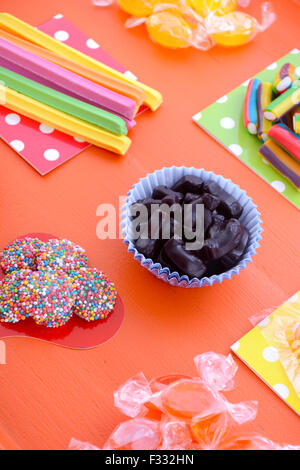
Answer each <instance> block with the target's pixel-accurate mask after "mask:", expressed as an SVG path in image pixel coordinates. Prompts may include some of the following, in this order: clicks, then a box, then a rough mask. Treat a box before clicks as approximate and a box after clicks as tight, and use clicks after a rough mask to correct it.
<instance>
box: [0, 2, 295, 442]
mask: <svg viewBox="0 0 300 470" xmlns="http://www.w3.org/2000/svg"><path fill="white" fill-rule="evenodd" d="M257 3H260V2H258V1H257V0H252V4H257ZM273 4H274V6H275V8H276V11H277V14H278V20H277V22H276V24H275V25H273V26H272V27H271V28H270V29H269V30H268V31H267V32H265V33H264V34H261V35H259V36H258V37H257V38H256V39H255V40H254V41H253V42H252V43H251V44H249V45H248V46H246V47H244V48H240V49H236V50H224V49H218V48H215V49H213V50H211V51H210V52H206V53H203V52H199V51H196V50H192V49H191V50H185V51H180V52H179V51H176V52H173V51H168V50H164V49H161V48H159V47H158V46H156V45H154V44H153V43H152V42H151V41H150V40H149V39H148V37H147V35H146V33H145V31H144V29H143V27H140V28H137V29H135V30H131V31H127V30H126V29H125V28H124V26H123V23H124V20H125V18H126V15H125V14H123V13H122V12H120V11H119V10H118V9H117V8H115V7H112V8H107V9H97V8H95V7H93V5H92V4H91V1H90V0H76V1H74V0H63V1H62V0H51V1H49V0H27V1H26V2H24V0H1V1H0V5H1V10H2V11H7V12H9V13H12V14H15V15H17V16H19V17H20V18H22V19H24V20H25V21H28V22H30V23H32V24H39V23H42V22H44V21H46V20H47V19H48V18H50V17H51V16H53V15H55V14H57V13H63V14H64V15H65V16H66V17H67V18H68V19H69V20H71V21H72V22H74V23H75V24H76V25H77V26H79V27H80V28H81V29H82V30H83V31H85V32H87V33H88V34H89V35H90V37H93V38H95V39H96V40H97V41H98V42H99V43H100V44H101V46H102V47H103V48H104V49H105V50H107V51H108V52H109V53H111V54H112V55H113V56H114V57H115V58H116V59H118V60H119V61H120V62H122V63H123V64H124V65H125V66H126V67H127V68H128V69H129V70H131V71H132V72H134V73H135V74H136V75H137V76H139V77H140V79H141V80H143V81H145V82H147V83H149V84H150V85H152V86H153V87H155V88H158V89H159V90H160V91H161V92H162V93H163V95H164V105H163V106H162V108H161V109H160V110H159V111H158V112H157V113H155V114H152V113H151V112H149V113H146V114H144V115H143V116H141V117H140V118H139V119H138V125H137V127H136V128H135V129H134V130H133V131H132V137H133V144H132V147H131V149H130V151H129V152H128V155H127V156H126V157H124V158H120V157H117V156H114V155H112V154H110V153H108V152H105V151H102V150H99V149H96V148H91V149H89V150H87V151H85V152H83V153H82V154H81V155H79V156H78V157H76V158H75V159H73V160H71V161H70V162H68V163H67V164H65V165H64V166H62V167H60V168H59V169H57V170H56V171H54V172H52V173H51V174H49V175H48V176H46V177H41V176H39V175H38V174H37V173H36V172H35V171H34V170H33V169H32V168H31V167H30V166H29V165H27V164H26V163H25V162H24V161H23V160H22V159H21V158H20V157H19V156H18V155H17V154H16V153H15V152H14V151H13V150H11V149H10V148H9V147H8V146H7V145H6V144H4V143H3V142H1V143H0V155H1V156H0V220H1V225H0V244H1V247H2V246H4V245H5V244H6V243H7V242H9V241H10V240H12V239H14V238H15V237H16V236H18V235H21V234H25V233H29V232H48V233H53V234H56V235H57V236H59V237H67V238H69V239H71V240H73V241H76V242H79V243H80V244H82V245H83V246H84V247H85V248H86V249H87V251H88V254H89V257H90V260H91V262H92V264H94V265H95V266H98V267H100V268H101V269H103V270H105V271H107V272H108V273H109V274H110V275H111V276H112V278H113V279H114V280H115V282H116V285H117V287H118V290H119V292H120V294H121V297H122V299H123V302H124V304H125V309H126V318H125V322H124V324H123V327H122V329H121V331H120V332H119V334H118V335H117V336H116V337H115V338H114V339H112V340H111V341H110V342H109V343H108V344H106V345H104V346H102V347H99V348H96V349H93V350H89V351H72V350H67V349H63V348H60V347H57V346H52V345H50V344H46V343H42V342H39V341H35V340H29V339H19V338H15V339H13V338H10V339H7V340H6V341H5V342H6V346H7V364H6V365H0V402H1V405H0V441H1V444H2V446H6V447H7V448H8V447H12V446H14V445H15V446H16V447H17V446H19V447H20V448H23V449H36V448H38V449H64V448H67V446H68V443H69V440H70V438H71V437H72V436H73V437H76V438H77V439H81V440H85V441H90V442H92V443H94V444H96V445H99V446H101V445H102V444H103V442H104V440H105V438H106V436H108V434H109V433H110V432H111V431H112V430H113V428H114V426H115V425H116V424H117V423H118V422H119V421H120V420H121V419H123V417H122V415H121V414H120V413H119V412H118V411H117V410H116V409H115V408H114V406H113V391H114V390H115V389H116V388H117V387H118V386H119V385H120V384H121V383H122V382H123V381H125V380H126V379H127V378H129V377H130V376H131V375H133V374H135V373H136V372H137V371H139V370H141V369H142V370H143V371H144V373H145V374H146V376H148V377H153V376H155V375H163V374H167V373H169V372H182V373H187V374H189V373H193V371H194V369H193V362H192V360H193V356H194V355H196V354H198V353H200V352H204V351H209V350H213V351H217V352H221V353H228V351H229V346H230V345H231V344H232V343H233V342H234V341H236V340H237V339H238V338H240V337H241V336H242V335H243V334H244V333H246V332H247V331H248V330H249V329H250V328H251V324H250V323H249V320H248V318H249V317H250V316H251V315H254V314H257V313H259V312H260V311H262V310H263V309H269V308H271V307H272V306H275V305H278V304H280V303H281V302H283V301H284V300H285V299H286V298H288V297H289V296H290V295H292V294H293V293H295V292H296V290H298V289H299V277H300V276H299V274H300V260H299V230H300V224H299V212H298V211H297V210H296V209H295V208H294V207H293V206H292V205H291V204H290V203H289V202H287V201H286V200H285V199H284V198H283V197H281V196H280V195H279V194H277V193H276V192H275V191H274V190H273V189H272V188H271V187H269V186H268V185H267V184H266V183H265V182H263V181H262V180H261V179H260V178H259V177H257V176H256V175H255V174H254V173H252V172H251V171H250V170H249V169H248V168H246V166H244V165H243V164H242V163H240V162H239V161H238V159H236V158H234V157H233V156H232V155H230V154H229V153H228V152H227V151H226V150H224V149H223V148H222V147H221V146H219V145H218V144H217V143H215V142H214V141H213V140H212V139H211V138H210V137H209V136H207V135H206V134H205V133H204V132H202V131H201V130H200V129H199V128H198V127H197V126H196V125H195V124H194V123H193V122H192V120H191V117H192V115H193V114H194V113H196V112H197V111H199V110H200V109H201V108H203V107H205V106H207V105H208V104H210V103H211V102H212V101H214V100H215V99H216V98H219V97H220V96H222V95H224V94H225V93H226V92H228V91H230V90H231V89H232V88H234V87H235V86H237V85H238V84H240V83H241V82H242V81H244V80H246V79H247V78H248V77H249V76H251V75H252V74H254V73H256V72H258V71H259V70H261V69H263V68H264V67H265V66H267V65H268V64H270V63H272V62H273V61H275V60H276V59H277V58H279V57H280V56H282V55H283V54H285V53H287V52H288V51H289V50H291V49H292V48H295V47H300V35H299V13H300V11H299V10H300V7H299V4H298V5H297V4H296V2H294V1H293V0H284V1H282V0H274V1H273ZM173 164H177V165H186V166H188V165H191V166H192V165H194V166H196V167H199V168H201V167H204V168H205V169H207V170H213V171H214V172H216V173H220V174H222V175H224V176H225V177H230V178H232V180H233V181H234V182H236V183H238V184H239V185H240V186H241V187H242V188H245V189H246V190H247V192H248V193H249V195H251V196H252V197H253V198H254V200H255V202H256V203H257V204H258V206H259V209H260V211H261V213H262V218H263V223H264V234H263V240H262V243H261V248H260V249H259V251H258V254H257V255H256V256H255V257H254V262H253V263H252V264H251V265H250V266H249V267H248V268H247V269H246V270H245V271H243V272H242V273H241V274H240V275H239V276H238V277H236V278H233V279H232V280H231V281H230V282H228V281H226V282H225V283H223V284H222V285H218V286H214V287H206V288H202V289H198V290H197V289H195V290H188V289H185V290H183V289H178V288H172V287H170V286H168V285H166V284H164V283H163V282H160V281H158V280H157V279H156V278H154V277H152V276H151V275H150V274H149V273H148V272H147V271H146V270H145V269H142V268H141V267H140V266H139V265H138V264H137V263H136V262H135V261H134V260H133V259H132V258H131V256H129V255H128V254H127V251H126V247H125V245H123V243H122V242H121V241H120V240H106V241H100V240H98V239H97V237H96V224H97V217H96V208H97V206H98V205H99V204H100V203H102V202H107V203H115V204H117V201H118V196H119V195H125V194H126V193H127V191H128V190H129V189H130V187H131V186H132V184H133V183H135V182H136V181H137V180H138V179H139V178H140V177H142V176H144V175H145V174H146V173H148V172H152V171H153V170H155V169H158V168H161V167H162V166H171V165H173ZM232 398H233V399H234V400H243V399H245V400H248V399H258V400H259V405H260V406H259V413H258V418H257V420H256V422H255V424H254V425H253V426H252V428H253V429H255V430H257V431H259V432H262V433H265V434H266V435H267V436H269V437H270V438H272V439H275V440H278V441H288V442H290V443H294V444H296V443H298V444H299V443H300V431H299V417H298V416H297V415H296V414H295V413H294V412H293V411H292V410H290V409H289V408H288V407H287V406H286V405H285V404H284V403H283V402H282V401H281V400H280V399H279V398H277V397H276V396H275V394H274V393H272V391H271V390H269V389H268V388H267V387H266V386H265V385H264V384H263V383H262V382H261V381H260V380H259V379H258V378H257V377H256V376H255V375H254V374H253V373H252V372H251V371H250V370H249V369H248V368H247V367H246V366H244V365H243V364H242V363H239V372H238V376H237V389H236V390H235V391H234V392H233V393H232ZM5 436H6V437H5ZM0 447H1V446H0Z"/></svg>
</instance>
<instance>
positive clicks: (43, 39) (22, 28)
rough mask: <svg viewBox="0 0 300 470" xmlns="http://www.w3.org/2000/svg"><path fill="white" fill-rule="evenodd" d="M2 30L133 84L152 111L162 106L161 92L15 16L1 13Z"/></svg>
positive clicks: (0, 24)
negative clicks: (141, 92)
mask: <svg viewBox="0 0 300 470" xmlns="http://www.w3.org/2000/svg"><path fill="white" fill-rule="evenodd" d="M0 28H2V29H4V30H5V31H8V32H9V33H13V34H14V35H16V36H18V37H21V38H23V39H27V40H28V41H30V42H32V43H34V44H37V45H39V46H42V47H43V48H45V49H47V50H49V51H51V52H54V53H55V54H58V55H60V56H61V57H63V58H66V59H69V60H72V61H74V62H76V63H77V64H79V65H83V66H85V67H88V68H90V69H92V70H94V71H96V72H101V73H105V74H106V75H108V76H111V77H114V78H118V79H119V80H121V81H123V82H125V83H129V84H131V85H132V84H133V85H135V86H136V87H138V88H140V89H141V90H143V91H144V92H145V95H146V98H145V103H146V104H147V105H148V106H149V108H150V109H151V110H152V111H156V110H157V109H158V108H159V106H160V105H161V103H162V101H163V99H162V95H161V93H159V91H157V90H154V89H153V88H151V87H149V86H148V85H145V84H144V83H141V82H139V81H137V80H136V81H134V80H133V79H132V78H129V77H127V76H126V75H124V74H123V73H121V72H119V71H117V70H115V69H113V68H112V67H109V66H108V65H105V64H103V63H102V62H100V61H99V60H96V59H93V58H92V57H90V56H88V55H86V54H84V53H83V52H80V51H78V50H77V49H74V48H73V47H70V46H68V45H67V44H64V43H63V42H60V41H57V40H56V39H54V38H53V37H51V36H49V35H48V34H46V33H44V32H42V31H39V30H38V29H37V28H34V27H33V26H31V25H30V24H28V23H25V22H24V21H21V20H19V19H18V18H16V17H15V16H13V15H10V14H8V13H0Z"/></svg>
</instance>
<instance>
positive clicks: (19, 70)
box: [0, 57, 135, 129]
mask: <svg viewBox="0 0 300 470" xmlns="http://www.w3.org/2000/svg"><path fill="white" fill-rule="evenodd" d="M0 66H1V67H4V68H5V69H8V70H10V71H12V72H15V73H17V74H19V75H22V76H23V77H26V78H28V79H29V80H33V81H34V82H37V83H40V84H41V85H44V86H46V87H48V88H51V89H53V90H56V91H58V92H60V93H63V94H65V95H67V96H71V97H72V98H76V99H77V100H80V101H83V102H84V103H88V104H90V105H92V106H93V107H95V102H94V101H92V100H89V99H87V98H86V97H85V96H82V95H78V94H76V93H72V92H70V90H67V89H65V88H63V87H61V86H58V85H54V84H53V82H51V81H50V80H46V79H45V78H42V77H41V76H40V75H37V74H35V73H33V72H31V71H30V70H28V69H24V68H23V67H20V66H19V65H17V64H15V63H13V62H10V61H9V60H7V59H4V58H3V57H0ZM97 109H102V110H103V111H107V112H110V111H109V110H107V109H105V108H104V107H102V108H99V107H98V106H97ZM113 115H115V116H118V117H119V118H121V119H122V120H123V121H124V122H125V124H126V127H127V129H131V128H132V127H133V126H134V125H135V121H133V120H130V119H127V118H125V117H124V116H121V115H120V114H117V113H116V112H114V113H113Z"/></svg>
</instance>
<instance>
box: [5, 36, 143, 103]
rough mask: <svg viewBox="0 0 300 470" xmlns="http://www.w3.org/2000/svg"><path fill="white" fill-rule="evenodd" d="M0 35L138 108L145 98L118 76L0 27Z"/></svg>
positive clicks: (139, 89)
mask: <svg viewBox="0 0 300 470" xmlns="http://www.w3.org/2000/svg"><path fill="white" fill-rule="evenodd" d="M0 37H1V38H2V39H6V40H7V41H9V42H12V43H13V44H15V45H16V46H19V47H22V48H23V49H25V50H26V51H28V52H32V53H33V54H35V55H38V56H39V57H42V58H43V59H46V60H49V61H50V62H53V63H54V64H56V65H60V67H63V68H65V69H67V70H70V72H74V73H77V75H80V76H81V77H84V78H86V79H88V80H91V81H92V82H94V83H98V85H101V86H104V87H105V88H108V89H109V90H112V91H115V92H116V93H120V94H121V95H124V96H127V97H128V98H131V99H132V100H133V101H135V102H136V105H137V108H139V107H140V106H141V105H142V104H143V102H144V100H145V92H144V91H143V90H142V89H141V88H138V87H136V86H135V85H133V84H131V83H125V82H123V81H122V80H120V79H118V78H114V77H110V76H109V75H106V74H104V73H101V72H95V71H94V70H91V69H89V68H87V67H84V66H83V65H78V64H76V63H75V62H72V61H71V60H68V59H64V58H63V57H60V56H59V55H57V54H54V53H53V52H50V51H47V50H46V49H43V48H42V47H39V46H36V45H35V44H32V43H31V42H28V41H25V40H24V39H21V38H18V37H16V36H14V35H13V34H9V33H7V32H6V31H3V30H1V29H0Z"/></svg>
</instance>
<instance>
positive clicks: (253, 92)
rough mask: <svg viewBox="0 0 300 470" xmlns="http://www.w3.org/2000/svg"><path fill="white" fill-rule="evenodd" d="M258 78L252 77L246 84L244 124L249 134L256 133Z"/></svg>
mask: <svg viewBox="0 0 300 470" xmlns="http://www.w3.org/2000/svg"><path fill="white" fill-rule="evenodd" d="M259 84H260V80H258V78H252V79H251V80H250V82H249V84H248V88H247V92H246V97H245V102H244V125H245V127H246V129H248V131H249V132H250V134H257V128H258V117H257V91H258V86H259Z"/></svg>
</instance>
